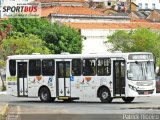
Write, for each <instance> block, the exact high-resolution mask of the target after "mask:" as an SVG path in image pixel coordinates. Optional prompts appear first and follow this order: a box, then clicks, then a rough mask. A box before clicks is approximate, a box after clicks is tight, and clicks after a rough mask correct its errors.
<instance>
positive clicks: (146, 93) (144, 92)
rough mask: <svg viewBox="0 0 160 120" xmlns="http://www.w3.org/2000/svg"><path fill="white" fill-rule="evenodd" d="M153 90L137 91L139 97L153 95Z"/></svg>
mask: <svg viewBox="0 0 160 120" xmlns="http://www.w3.org/2000/svg"><path fill="white" fill-rule="evenodd" d="M153 91H154V90H137V92H138V94H139V95H148V94H153Z"/></svg>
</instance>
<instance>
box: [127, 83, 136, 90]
mask: <svg viewBox="0 0 160 120" xmlns="http://www.w3.org/2000/svg"><path fill="white" fill-rule="evenodd" d="M128 86H129V88H131V89H132V90H134V91H137V89H136V87H134V86H132V85H130V84H128Z"/></svg>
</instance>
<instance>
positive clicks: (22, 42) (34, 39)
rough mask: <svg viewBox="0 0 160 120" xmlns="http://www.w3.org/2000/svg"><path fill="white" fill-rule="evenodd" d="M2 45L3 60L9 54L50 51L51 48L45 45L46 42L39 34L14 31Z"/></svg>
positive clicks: (44, 52) (0, 52) (0, 55)
mask: <svg viewBox="0 0 160 120" xmlns="http://www.w3.org/2000/svg"><path fill="white" fill-rule="evenodd" d="M1 46H2V50H1V51H0V58H1V59H3V60H6V58H7V56H9V55H14V54H32V53H35V52H38V53H41V54H48V53H50V50H49V49H48V48H47V47H46V46H45V42H44V41H42V40H41V39H40V38H38V36H36V35H33V34H24V33H20V32H14V33H12V34H11V35H9V36H8V37H7V38H6V39H5V40H4V41H3V43H2V45H1Z"/></svg>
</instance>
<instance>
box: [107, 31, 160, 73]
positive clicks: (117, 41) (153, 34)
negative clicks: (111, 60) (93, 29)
mask: <svg viewBox="0 0 160 120" xmlns="http://www.w3.org/2000/svg"><path fill="white" fill-rule="evenodd" d="M108 42H109V43H111V44H112V45H113V48H111V49H110V50H111V51H115V50H120V51H123V52H142V51H143V52H152V53H153V54H154V55H155V57H156V59H157V64H158V65H159V66H160V49H159V48H160V32H159V31H153V30H150V29H147V28H139V29H137V30H131V31H124V30H119V31H116V32H115V33H114V34H112V35H110V36H108ZM159 74H160V71H159Z"/></svg>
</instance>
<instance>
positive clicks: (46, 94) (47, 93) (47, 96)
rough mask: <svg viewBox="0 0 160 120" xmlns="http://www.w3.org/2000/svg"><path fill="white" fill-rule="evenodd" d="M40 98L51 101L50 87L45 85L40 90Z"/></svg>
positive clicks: (43, 100)
mask: <svg viewBox="0 0 160 120" xmlns="http://www.w3.org/2000/svg"><path fill="white" fill-rule="evenodd" d="M39 96H40V100H41V101H42V102H50V101H51V93H50V91H49V89H48V88H46V87H44V88H42V89H41V90H40V93H39Z"/></svg>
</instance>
